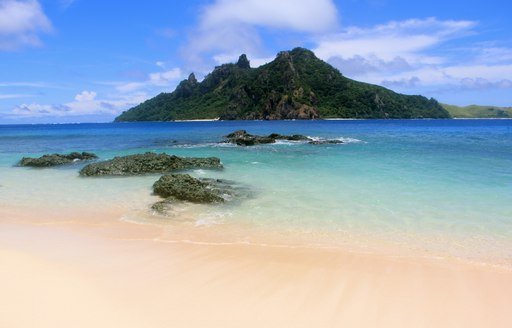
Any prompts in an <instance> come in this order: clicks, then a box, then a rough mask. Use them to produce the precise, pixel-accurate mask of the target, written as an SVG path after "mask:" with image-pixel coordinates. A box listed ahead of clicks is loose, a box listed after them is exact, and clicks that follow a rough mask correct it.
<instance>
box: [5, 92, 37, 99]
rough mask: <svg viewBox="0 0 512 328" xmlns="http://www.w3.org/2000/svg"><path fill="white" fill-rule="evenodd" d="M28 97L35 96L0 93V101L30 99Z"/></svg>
mask: <svg viewBox="0 0 512 328" xmlns="http://www.w3.org/2000/svg"><path fill="white" fill-rule="evenodd" d="M30 97H35V95H30V94H21V93H10V94H1V93H0V100H2V99H16V98H30Z"/></svg>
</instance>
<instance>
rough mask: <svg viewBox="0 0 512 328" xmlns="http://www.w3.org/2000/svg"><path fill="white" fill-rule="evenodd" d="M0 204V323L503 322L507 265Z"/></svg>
mask: <svg viewBox="0 0 512 328" xmlns="http://www.w3.org/2000/svg"><path fill="white" fill-rule="evenodd" d="M0 212H1V213H0V214H2V217H3V218H6V219H4V220H2V221H0V263H1V270H0V290H2V293H1V294H0V309H2V315H0V327H14V328H15V327H169V326H173V327H205V326H207V327H339V326H348V327H509V326H510V325H511V324H512V316H511V315H510V314H509V309H510V308H511V307H512V299H511V298H510V295H511V294H512V271H511V270H507V269H502V268H496V267H488V266H481V265H480V266H478V265H472V264H468V263H463V262H459V261H455V260H450V259H437V260H436V259H432V258H430V259H428V258H421V257H390V256H382V255H379V254H361V253H355V252H349V251H345V250H341V249H315V248H301V247H295V248H285V247H264V246H256V245H242V244H238V245H229V244H226V245H221V244H216V245H212V244H208V243H204V244H199V243H190V242H186V241H187V240H190V237H191V236H190V235H186V230H183V231H181V232H180V234H183V236H182V240H183V241H182V242H180V241H175V242H167V243H166V242H160V241H159V240H160V237H161V235H162V234H163V233H164V232H163V231H162V229H161V227H158V226H149V225H136V224H132V223H127V222H122V221H119V220H111V219H110V218H103V219H102V218H101V217H98V216H96V217H94V218H90V217H88V216H90V215H100V214H98V213H94V212H90V213H87V212H84V213H81V216H80V217H74V218H73V220H71V221H64V220H62V218H64V217H66V215H62V214H59V213H54V214H53V216H52V217H51V218H50V217H49V218H48V220H47V221H44V222H46V223H44V224H38V223H37V222H35V221H32V220H29V219H28V217H29V215H30V213H23V211H11V212H8V211H6V210H5V209H4V210H2V211H0ZM39 214H40V215H41V213H39ZM44 214H45V215H50V214H48V213H44ZM111 214H112V213H111ZM32 215H36V213H32ZM109 215H110V214H109ZM49 220H52V221H49ZM48 222H51V223H48ZM189 233H190V234H194V231H193V230H190V231H189Z"/></svg>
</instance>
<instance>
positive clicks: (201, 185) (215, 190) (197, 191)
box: [151, 174, 252, 215]
mask: <svg viewBox="0 0 512 328" xmlns="http://www.w3.org/2000/svg"><path fill="white" fill-rule="evenodd" d="M153 192H154V194H155V195H158V196H160V197H163V198H165V199H164V200H162V201H159V202H157V203H155V204H153V205H152V206H151V208H152V209H153V210H154V211H156V212H158V213H160V214H165V215H169V214H172V211H173V207H174V206H175V205H177V204H179V203H182V202H190V203H195V204H222V203H225V202H237V201H242V200H244V199H247V198H249V197H251V195H252V191H251V190H250V189H249V188H247V187H244V186H243V185H240V184H238V183H236V182H233V181H229V180H223V179H202V178H200V179H197V178H194V177H191V176H190V175H188V174H169V175H164V176H162V177H161V178H160V179H159V180H158V181H156V182H155V183H154V184H153Z"/></svg>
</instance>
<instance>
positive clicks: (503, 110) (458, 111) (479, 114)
mask: <svg viewBox="0 0 512 328" xmlns="http://www.w3.org/2000/svg"><path fill="white" fill-rule="evenodd" d="M441 105H442V106H443V107H444V108H445V109H446V110H447V111H448V112H449V113H450V115H451V116H453V117H455V118H512V107H495V106H478V105H470V106H464V107H460V106H455V105H447V104H441Z"/></svg>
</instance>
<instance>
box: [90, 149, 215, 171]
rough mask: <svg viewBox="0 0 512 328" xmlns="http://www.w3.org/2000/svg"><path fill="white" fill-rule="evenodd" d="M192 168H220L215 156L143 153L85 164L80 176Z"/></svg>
mask: <svg viewBox="0 0 512 328" xmlns="http://www.w3.org/2000/svg"><path fill="white" fill-rule="evenodd" d="M193 168H222V164H221V163H220V159H218V158H217V157H207V158H196V157H178V156H174V155H167V154H156V153H149V152H148V153H145V154H136V155H128V156H122V157H114V158H113V159H111V160H108V161H104V162H99V163H92V164H89V165H87V166H85V167H84V168H83V169H82V170H81V171H80V175H81V176H105V175H107V176H108V175H117V176H130V175H142V174H151V173H169V172H172V171H176V170H185V169H193Z"/></svg>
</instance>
